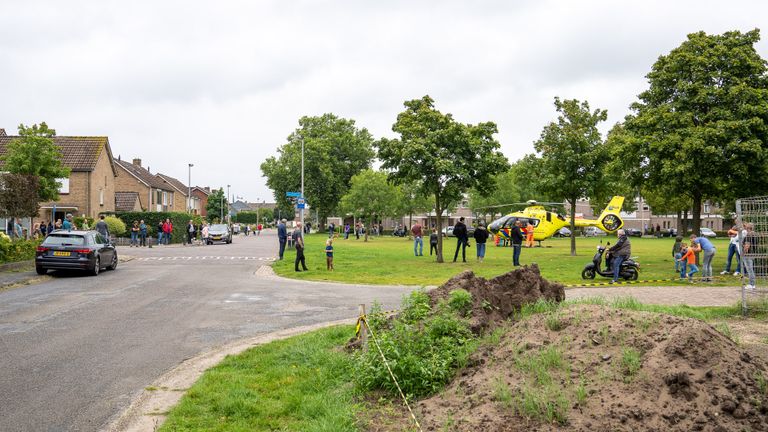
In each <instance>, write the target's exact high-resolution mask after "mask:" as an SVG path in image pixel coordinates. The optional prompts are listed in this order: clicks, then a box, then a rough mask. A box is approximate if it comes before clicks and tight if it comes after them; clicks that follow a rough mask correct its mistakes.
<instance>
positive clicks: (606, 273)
mask: <svg viewBox="0 0 768 432" xmlns="http://www.w3.org/2000/svg"><path fill="white" fill-rule="evenodd" d="M610 245H611V244H610V243H608V245H607V246H610ZM607 246H603V245H602V242H601V244H599V245H597V252H595V256H594V257H592V262H591V263H589V264H587V265H585V266H584V270H582V271H581V278H582V279H594V278H595V275H596V274H599V275H600V276H603V277H609V278H613V269H612V268H611V259H610V254H607V255H606V256H605V269H602V268H601V266H600V263H601V262H602V261H603V254H604V253H605V249H606V248H607ZM635 258H637V257H630V258H629V259H627V260H624V261H623V262H622V263H621V269H620V270H619V277H621V278H622V279H625V280H637V277H638V276H639V274H640V264H639V263H638V262H637V261H635Z"/></svg>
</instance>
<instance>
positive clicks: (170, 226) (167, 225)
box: [163, 218, 173, 244]
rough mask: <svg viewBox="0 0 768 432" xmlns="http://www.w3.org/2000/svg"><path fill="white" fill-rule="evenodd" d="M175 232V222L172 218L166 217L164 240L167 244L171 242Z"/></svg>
mask: <svg viewBox="0 0 768 432" xmlns="http://www.w3.org/2000/svg"><path fill="white" fill-rule="evenodd" d="M172 233H173V222H171V219H170V218H166V219H165V222H163V241H164V242H165V244H169V243H170V242H171V234H172Z"/></svg>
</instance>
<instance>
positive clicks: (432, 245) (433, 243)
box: [429, 229, 437, 256]
mask: <svg viewBox="0 0 768 432" xmlns="http://www.w3.org/2000/svg"><path fill="white" fill-rule="evenodd" d="M433 250H434V251H435V254H437V230H436V229H433V230H432V234H430V235H429V256H432V251H433Z"/></svg>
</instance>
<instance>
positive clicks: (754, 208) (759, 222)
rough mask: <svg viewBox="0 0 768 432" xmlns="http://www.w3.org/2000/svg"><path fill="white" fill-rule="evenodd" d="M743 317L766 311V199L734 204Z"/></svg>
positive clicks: (767, 240) (754, 199)
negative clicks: (751, 313)
mask: <svg viewBox="0 0 768 432" xmlns="http://www.w3.org/2000/svg"><path fill="white" fill-rule="evenodd" d="M736 216H737V227H738V230H739V252H740V264H741V273H742V277H741V306H742V310H743V312H744V314H747V313H748V312H766V310H767V309H768V196H763V197H754V198H743V199H740V200H737V201H736Z"/></svg>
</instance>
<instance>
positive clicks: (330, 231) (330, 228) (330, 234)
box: [328, 222, 336, 238]
mask: <svg viewBox="0 0 768 432" xmlns="http://www.w3.org/2000/svg"><path fill="white" fill-rule="evenodd" d="M335 230H336V225H334V224H333V222H331V223H329V224H328V238H333V233H334V231H335Z"/></svg>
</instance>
